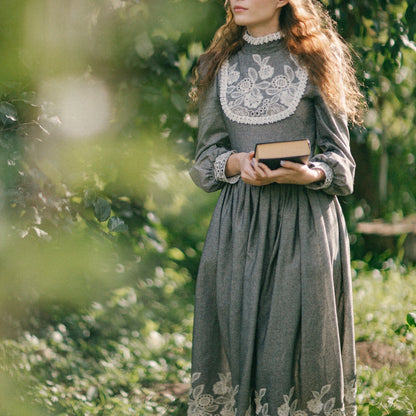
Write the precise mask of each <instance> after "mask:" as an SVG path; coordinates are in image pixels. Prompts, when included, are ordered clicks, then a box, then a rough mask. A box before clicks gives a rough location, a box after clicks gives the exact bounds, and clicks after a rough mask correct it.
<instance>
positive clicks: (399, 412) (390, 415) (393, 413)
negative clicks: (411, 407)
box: [387, 409, 409, 416]
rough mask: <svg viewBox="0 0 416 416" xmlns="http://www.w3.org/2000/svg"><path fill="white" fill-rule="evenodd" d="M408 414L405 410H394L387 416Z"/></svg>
mask: <svg viewBox="0 0 416 416" xmlns="http://www.w3.org/2000/svg"><path fill="white" fill-rule="evenodd" d="M408 414H409V413H408V412H407V411H406V410H398V409H395V410H393V411H391V412H389V413H388V414H387V416H407V415H408Z"/></svg>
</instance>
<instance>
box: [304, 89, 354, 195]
mask: <svg viewBox="0 0 416 416" xmlns="http://www.w3.org/2000/svg"><path fill="white" fill-rule="evenodd" d="M315 118H316V145H317V147H318V150H319V152H320V153H318V154H316V155H315V156H314V157H312V158H311V161H310V162H311V165H312V166H315V167H319V168H322V169H323V170H324V172H325V175H326V178H327V180H326V181H325V183H324V184H323V185H322V184H311V185H309V186H308V188H311V189H322V191H324V192H326V193H328V194H331V195H348V194H350V193H352V191H353V187H354V173H355V161H354V159H353V157H352V155H351V150H350V145H349V143H350V135H349V131H348V123H347V120H346V117H340V116H336V115H334V113H333V112H332V111H331V110H330V109H329V108H328V105H327V104H326V103H325V101H324V100H323V98H322V97H321V96H320V95H319V96H317V97H316V98H315Z"/></svg>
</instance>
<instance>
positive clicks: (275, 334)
mask: <svg viewBox="0 0 416 416" xmlns="http://www.w3.org/2000/svg"><path fill="white" fill-rule="evenodd" d="M355 379H356V377H355V349H354V328H353V311H352V290H351V273H350V257H349V243H348V234H347V231H346V227H345V221H344V217H343V214H342V211H341V208H340V205H339V202H338V200H337V198H336V197H334V196H331V195H327V194H325V193H324V192H323V191H316V190H311V189H307V188H306V187H304V186H299V185H278V184H271V185H267V186H252V185H248V184H246V183H244V182H243V181H241V180H240V181H239V182H237V183H236V184H234V185H231V184H226V185H225V187H224V188H223V190H222V192H221V194H220V196H219V199H218V202H217V205H216V208H215V211H214V213H213V216H212V220H211V224H210V227H209V230H208V233H207V237H206V241H205V245H204V250H203V254H202V258H201V263H200V268H199V273H198V278H197V286H196V298H195V318H194V334H193V352H192V389H191V393H190V398H189V408H188V416H254V415H261V416H269V415H273V416H316V415H324V416H341V415H347V416H355V415H356V406H355Z"/></svg>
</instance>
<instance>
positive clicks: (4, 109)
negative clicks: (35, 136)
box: [0, 101, 17, 126]
mask: <svg viewBox="0 0 416 416" xmlns="http://www.w3.org/2000/svg"><path fill="white" fill-rule="evenodd" d="M0 122H1V123H2V124H3V125H4V126H11V125H12V124H15V123H17V111H16V108H15V106H14V105H13V104H10V103H8V102H7V101H2V102H0Z"/></svg>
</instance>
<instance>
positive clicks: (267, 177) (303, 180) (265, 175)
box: [241, 154, 325, 186]
mask: <svg viewBox="0 0 416 416" xmlns="http://www.w3.org/2000/svg"><path fill="white" fill-rule="evenodd" d="M249 155H251V154H249ZM250 165H251V170H250V169H247V170H246V171H245V173H246V174H245V175H244V176H243V172H241V178H242V179H243V181H244V182H247V183H250V184H251V185H257V186H261V185H268V184H270V183H273V182H276V183H279V184H294V185H309V184H310V183H313V182H318V181H321V180H323V179H325V174H324V172H323V171H322V170H321V169H317V168H310V167H309V166H308V165H302V164H300V163H294V162H290V161H284V162H282V165H283V166H282V167H281V168H279V169H275V170H271V169H270V168H268V167H267V166H266V165H265V164H263V163H258V162H257V161H256V159H254V154H253V156H252V157H251V163H250Z"/></svg>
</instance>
